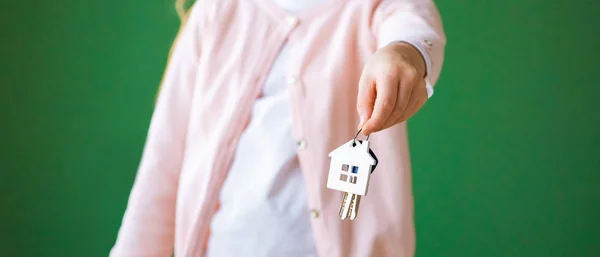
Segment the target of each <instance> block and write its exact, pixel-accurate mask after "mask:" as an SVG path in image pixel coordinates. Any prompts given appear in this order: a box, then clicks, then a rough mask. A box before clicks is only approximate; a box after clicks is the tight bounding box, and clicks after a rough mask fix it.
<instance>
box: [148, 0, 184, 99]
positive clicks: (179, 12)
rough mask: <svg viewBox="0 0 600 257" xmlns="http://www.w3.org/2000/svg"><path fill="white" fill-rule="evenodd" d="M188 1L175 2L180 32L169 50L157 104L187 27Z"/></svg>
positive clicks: (159, 86) (176, 0)
mask: <svg viewBox="0 0 600 257" xmlns="http://www.w3.org/2000/svg"><path fill="white" fill-rule="evenodd" d="M187 2H188V1H187V0H175V11H176V12H177V15H178V16H179V20H180V25H179V31H178V32H177V36H176V37H175V40H174V41H173V44H172V45H171V49H170V50H169V55H168V57H167V67H166V68H165V71H164V72H163V76H162V79H161V81H160V84H159V85H158V92H157V95H156V97H155V98H154V99H155V101H154V102H155V103H156V101H157V100H158V95H159V94H160V90H161V89H162V85H163V83H164V80H165V75H166V73H167V72H166V70H167V69H168V68H169V67H168V66H169V62H170V60H171V56H172V55H173V50H174V49H175V45H177V40H178V39H179V35H180V34H181V31H182V30H183V27H184V26H185V22H186V21H187V18H188V16H189V9H188V8H186V4H187Z"/></svg>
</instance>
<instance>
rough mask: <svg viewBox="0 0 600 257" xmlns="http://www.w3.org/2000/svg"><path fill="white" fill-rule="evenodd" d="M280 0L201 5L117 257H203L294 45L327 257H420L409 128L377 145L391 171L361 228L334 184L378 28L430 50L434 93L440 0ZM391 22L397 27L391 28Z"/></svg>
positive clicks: (310, 173) (388, 133)
mask: <svg viewBox="0 0 600 257" xmlns="http://www.w3.org/2000/svg"><path fill="white" fill-rule="evenodd" d="M270 1H271V0H199V1H198V2H197V3H196V4H195V5H194V6H193V8H192V11H191V14H190V18H189V20H188V22H187V24H186V26H185V27H184V29H183V31H182V32H181V34H180V36H179V38H178V40H177V42H176V44H175V48H174V50H173V52H172V55H171V58H170V60H169V64H168V68H167V71H166V74H165V77H164V81H163V83H162V88H161V91H160V95H159V98H158V101H157V105H156V109H155V111H154V114H153V118H152V122H151V125H150V129H149V132H148V138H147V142H146V146H145V149H144V154H143V158H142V161H141V164H140V167H139V170H138V175H137V177H136V181H135V184H134V186H133V189H132V192H131V195H130V198H129V204H128V207H127V210H126V212H125V216H124V218H123V223H122V226H121V229H120V231H119V235H118V239H117V242H116V244H115V246H114V248H113V249H112V251H111V254H110V255H111V256H113V257H120V256H147V257H151V256H157V257H159V256H160V257H167V256H171V255H172V253H173V251H174V252H175V255H176V256H185V257H192V256H193V257H196V256H203V255H204V251H205V244H204V242H205V241H206V239H207V237H208V236H209V224H210V221H211V218H212V215H213V213H214V212H215V210H216V208H217V204H218V197H219V193H220V190H221V187H222V185H223V182H224V180H225V177H226V176H227V172H228V170H229V166H230V164H231V161H232V158H233V153H234V150H235V147H236V144H237V141H238V139H239V137H240V134H241V133H242V132H243V130H244V127H245V124H246V123H247V122H248V120H249V118H250V110H251V108H250V107H251V104H252V102H253V100H254V99H255V98H257V97H258V95H259V93H260V89H261V86H262V84H263V82H264V80H265V77H266V75H267V74H268V72H269V67H270V65H271V63H272V62H273V61H274V58H275V57H276V56H277V54H278V50H279V49H280V47H281V46H282V45H283V43H284V42H285V41H286V40H288V42H289V45H290V47H293V49H294V51H293V52H290V62H289V63H288V65H287V69H286V72H288V75H290V76H297V77H298V78H300V83H297V84H295V86H293V87H290V88H289V92H290V94H291V99H292V102H293V103H292V104H293V109H294V114H293V115H294V116H293V120H294V126H293V135H294V137H295V138H296V139H297V140H298V141H299V142H302V146H303V147H301V148H300V149H301V150H299V153H298V158H299V162H300V165H301V168H302V171H303V175H304V178H305V181H306V187H307V192H308V204H309V207H310V210H307V211H310V212H311V214H312V217H313V218H312V228H313V231H314V237H315V240H316V246H317V251H318V253H319V256H322V257H367V256H379V257H388V256H389V257H392V256H393V257H398V256H413V255H414V251H415V232H414V224H413V197H412V188H411V173H410V161H409V152H408V146H407V138H406V127H405V125H404V124H400V125H396V126H394V127H392V128H390V129H387V130H384V131H382V132H378V133H375V134H373V135H372V136H371V142H372V148H373V150H374V151H375V152H376V153H377V157H378V159H379V160H380V163H379V165H378V167H377V172H375V173H374V174H373V176H372V177H371V182H370V187H369V194H368V195H367V196H366V197H363V199H362V201H361V208H360V213H359V217H358V218H357V219H356V220H354V221H348V220H346V221H341V220H340V218H339V217H338V208H339V204H340V201H341V196H342V194H341V193H340V192H337V191H333V190H330V189H327V188H326V186H325V185H326V180H327V174H328V164H329V157H328V154H329V152H330V151H331V150H333V149H335V148H336V147H337V146H339V145H340V144H342V143H344V142H346V141H347V140H349V139H350V138H352V137H354V135H355V133H356V126H357V124H358V122H359V120H358V114H357V112H356V97H357V85H358V80H359V76H360V74H361V70H362V67H363V65H364V64H365V62H366V60H367V58H369V56H370V55H371V54H373V52H374V51H375V49H376V45H377V41H378V40H380V39H378V38H377V36H376V35H378V32H379V30H381V29H394V30H397V31H400V32H401V33H400V34H401V35H403V36H404V38H400V40H407V41H411V42H423V45H424V46H426V48H427V49H428V51H429V54H430V56H431V64H430V74H429V76H428V79H429V81H430V83H432V84H435V82H436V80H437V78H438V76H439V73H440V70H441V66H442V62H443V51H444V46H445V43H446V39H445V35H444V32H443V29H442V25H441V21H440V18H439V14H438V12H437V9H436V7H435V6H434V4H433V2H432V1H431V0H383V1H381V0H328V1H324V4H321V5H319V6H317V7H315V8H313V9H311V10H310V11H308V12H303V13H300V14H299V15H297V16H295V17H291V16H288V15H287V14H286V13H285V12H284V11H283V10H281V9H279V8H278V6H277V5H275V4H274V3H272V2H270ZM384 20H387V21H389V20H394V21H396V22H395V23H394V24H397V26H395V27H394V28H381V27H380V24H381V22H382V21H384ZM386 23H387V22H386ZM397 34H398V33H396V35H397ZM248 183H252V181H248ZM224 257H225V256H224Z"/></svg>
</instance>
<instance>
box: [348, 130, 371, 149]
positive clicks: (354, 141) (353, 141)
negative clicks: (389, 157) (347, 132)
mask: <svg viewBox="0 0 600 257" xmlns="http://www.w3.org/2000/svg"><path fill="white" fill-rule="evenodd" d="M361 131H362V128H361V129H359V130H358V132H357V133H356V135H355V136H354V139H352V147H354V146H356V138H357V137H358V135H359V134H360V132H361ZM370 136H371V135H370V134H369V135H368V136H367V139H365V140H366V141H369V137H370ZM359 141H360V140H359Z"/></svg>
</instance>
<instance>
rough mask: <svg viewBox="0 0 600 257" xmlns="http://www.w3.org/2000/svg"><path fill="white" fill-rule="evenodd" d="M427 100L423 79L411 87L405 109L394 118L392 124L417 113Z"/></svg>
mask: <svg viewBox="0 0 600 257" xmlns="http://www.w3.org/2000/svg"><path fill="white" fill-rule="evenodd" d="M427 100H428V97H427V88H426V87H425V81H423V82H422V83H419V85H417V86H416V87H415V88H414V89H413V92H412V94H411V98H410V100H409V103H408V107H407V108H406V111H404V113H403V114H402V115H401V116H400V117H399V118H398V119H397V120H396V122H395V123H394V124H398V123H401V122H404V121H406V120H408V119H410V118H411V117H412V116H413V115H415V114H416V113H417V111H419V110H420V109H421V107H423V105H424V104H425V102H427Z"/></svg>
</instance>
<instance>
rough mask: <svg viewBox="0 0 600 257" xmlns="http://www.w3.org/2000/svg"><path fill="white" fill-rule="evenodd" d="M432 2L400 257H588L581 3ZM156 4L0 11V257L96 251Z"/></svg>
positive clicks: (141, 135) (596, 145)
mask: <svg viewBox="0 0 600 257" xmlns="http://www.w3.org/2000/svg"><path fill="white" fill-rule="evenodd" d="M567 2H568V1H558V0H546V1H542V0H505V1H483V0H452V1H450V0H444V1H437V4H438V7H439V9H440V12H441V13H442V17H443V20H444V24H445V29H446V32H447V35H448V45H447V48H446V61H445V65H444V70H443V72H442V76H441V79H440V81H439V83H438V84H437V87H436V89H437V90H436V94H435V96H434V97H433V98H432V99H431V101H430V102H429V103H428V104H427V105H426V106H425V107H424V109H422V111H421V112H420V113H418V114H417V116H416V117H414V118H413V119H412V120H410V121H409V133H410V137H411V149H412V159H413V167H414V191H415V198H416V199H415V200H416V224H417V233H418V240H417V241H418V243H417V244H418V246H417V248H418V250H417V256H419V257H425V256H431V257H437V256H465V257H495V256H528V257H538V256H539V257H554V256H556V257H558V256H569V257H579V256H600V250H599V249H600V246H598V245H599V244H600V221H599V219H600V206H599V205H600V189H599V187H600V175H599V172H600V135H599V134H600V115H599V113H598V111H599V104H598V101H599V100H600V97H599V95H600V79H599V78H598V75H599V74H598V73H599V68H600V67H599V65H598V61H599V60H600V54H599V52H600V50H599V46H600V29H599V28H598V26H600V24H599V21H600V18H599V15H600V8H599V4H598V3H597V2H596V1H591V0H590V1H583V0H578V1H571V3H567ZM172 6H173V3H172V1H171V0H155V1H139V2H138V1H123V0H94V1H75V0H72V1H67V0H51V1H27V0H22V1H3V2H2V4H1V8H0V9H1V11H0V12H1V15H0V21H1V22H2V31H1V32H2V33H1V34H0V35H2V40H1V43H0V44H1V46H2V47H0V50H1V51H2V59H1V60H2V61H1V62H0V63H2V67H0V68H1V69H0V71H1V74H2V77H1V80H0V81H1V94H0V114H1V116H0V118H1V119H0V133H1V135H2V136H1V137H0V138H1V141H0V143H1V146H2V147H1V151H2V152H1V155H0V156H1V158H2V159H1V162H0V169H1V170H0V171H1V173H0V190H1V191H0V201H1V202H0V204H1V209H0V236H1V238H0V244H1V247H0V249H1V253H0V255H1V256H9V257H10V256H36V257H37V256H48V257H54V256H57V257H58V256H73V257H75V256H78V257H80V256H85V257H88V256H89V257H93V256H107V254H108V251H109V249H110V247H111V246H112V244H113V242H114V240H115V237H116V233H117V229H118V227H119V225H120V221H121V217H122V214H123V211H124V208H125V205H126V200H127V197H128V194H129V190H130V188H131V185H132V182H133V179H134V175H135V172H136V168H137V165H138V161H139V158H140V156H141V150H142V147H143V144H144V140H145V133H146V131H147V127H148V123H149V119H150V117H151V112H152V108H153V101H154V97H155V94H156V90H157V86H158V83H159V82H160V79H161V77H162V73H163V68H164V65H165V62H166V57H167V54H168V50H169V47H170V45H171V43H172V40H173V38H174V36H175V33H176V31H177V28H178V20H177V17H176V15H175V12H174V10H173V8H172Z"/></svg>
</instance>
